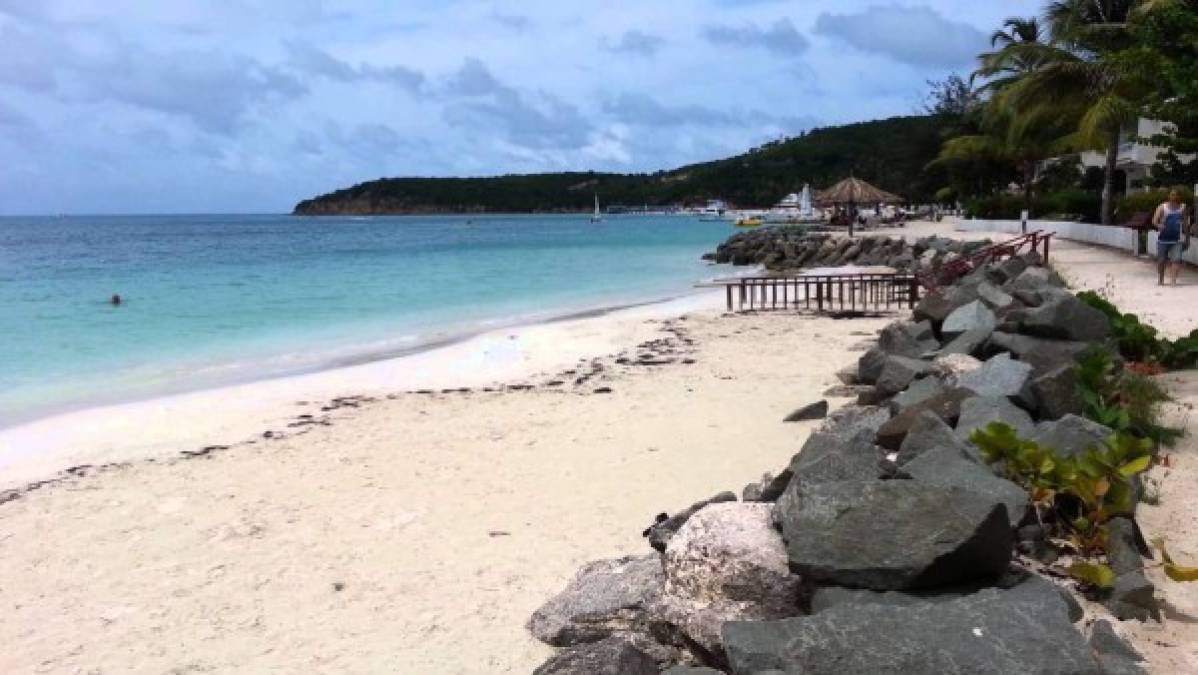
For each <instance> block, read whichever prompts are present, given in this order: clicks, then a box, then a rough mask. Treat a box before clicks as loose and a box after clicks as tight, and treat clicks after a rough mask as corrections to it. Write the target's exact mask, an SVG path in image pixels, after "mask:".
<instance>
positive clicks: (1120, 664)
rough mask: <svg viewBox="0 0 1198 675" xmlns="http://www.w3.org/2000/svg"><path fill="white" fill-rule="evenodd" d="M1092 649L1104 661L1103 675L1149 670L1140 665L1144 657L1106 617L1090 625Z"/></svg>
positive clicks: (1131, 674) (1137, 672)
mask: <svg viewBox="0 0 1198 675" xmlns="http://www.w3.org/2000/svg"><path fill="white" fill-rule="evenodd" d="M1090 649H1092V650H1093V651H1094V654H1095V655H1096V656H1097V657H1098V660H1099V662H1101V663H1102V672H1103V675H1142V673H1146V672H1147V671H1146V670H1144V668H1143V667H1142V666H1141V665H1140V664H1141V663H1143V662H1144V657H1143V656H1141V655H1140V653H1139V652H1137V651H1136V648H1135V647H1133V646H1131V645H1130V644H1128V642H1127V641H1126V640H1124V639H1123V638H1121V637H1119V635H1118V634H1116V633H1115V628H1114V627H1113V626H1111V622H1109V621H1107V620H1106V619H1099V620H1097V621H1095V622H1094V625H1093V626H1091V627H1090Z"/></svg>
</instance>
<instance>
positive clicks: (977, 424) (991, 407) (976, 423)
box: [957, 396, 1036, 440]
mask: <svg viewBox="0 0 1198 675" xmlns="http://www.w3.org/2000/svg"><path fill="white" fill-rule="evenodd" d="M994 422H1001V423H1002V424H1005V425H1007V426H1009V427H1011V428H1012V429H1014V430H1015V433H1016V434H1018V435H1019V437H1020V438H1030V437H1031V436H1032V435H1033V434H1034V433H1035V432H1036V423H1035V422H1033V421H1032V416H1031V415H1029V414H1028V412H1027V411H1026V410H1023V409H1022V408H1020V407H1018V406H1016V405H1015V404H1013V403H1011V401H1010V399H1008V398H1007V397H1005V396H979V397H977V398H971V399H968V400H967V401H965V402H964V403H962V404H961V418H960V419H959V420H957V436H958V437H959V438H962V439H965V440H968V439H969V437H970V436H971V435H973V432H974V431H975V430H977V429H985V428H986V427H987V426H989V425H990V424H992V423H994Z"/></svg>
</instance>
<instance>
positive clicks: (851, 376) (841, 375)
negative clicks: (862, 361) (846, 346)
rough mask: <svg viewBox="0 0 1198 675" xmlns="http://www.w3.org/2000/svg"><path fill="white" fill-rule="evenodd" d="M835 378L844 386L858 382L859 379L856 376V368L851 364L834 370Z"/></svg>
mask: <svg viewBox="0 0 1198 675" xmlns="http://www.w3.org/2000/svg"><path fill="white" fill-rule="evenodd" d="M836 379H838V380H840V383H841V384H843V385H846V386H852V385H855V384H859V383H860V380H859V379H858V378H857V369H856V368H854V367H852V366H849V367H847V368H841V369H840V370H838V371H836Z"/></svg>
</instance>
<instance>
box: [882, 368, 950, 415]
mask: <svg viewBox="0 0 1198 675" xmlns="http://www.w3.org/2000/svg"><path fill="white" fill-rule="evenodd" d="M947 389H948V388H947V387H945V386H944V384H942V383H941V382H940V380H939V379H937V378H935V377H925V378H923V379H921V380H915V381H914V382H912V383H911V384H910V386H908V387H907V389H906V390H905V391H902V392H899V394H898V395H896V396H895V397H894V398H892V399H890V411H891V412H892V413H894V414H896V415H897V414H899V413H901V412H903V411H904V410H906V409H907V408H910V407H911V406H913V405H918V404H920V403H923V402H924V401H927V400H929V399H933V398H935V397H937V396H939V395H941V394H943V393H944V392H945V391H947Z"/></svg>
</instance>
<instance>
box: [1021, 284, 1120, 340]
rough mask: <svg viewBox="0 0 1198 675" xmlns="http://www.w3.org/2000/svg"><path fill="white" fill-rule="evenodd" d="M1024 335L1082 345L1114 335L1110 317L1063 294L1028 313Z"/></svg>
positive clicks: (1022, 324) (1023, 330) (1023, 326)
mask: <svg viewBox="0 0 1198 675" xmlns="http://www.w3.org/2000/svg"><path fill="white" fill-rule="evenodd" d="M1020 328H1021V331H1020V332H1022V333H1026V334H1028V335H1035V336H1039V337H1047V338H1056V339H1060V340H1075V341H1078V342H1098V341H1101V340H1105V339H1107V338H1108V337H1110V335H1111V322H1110V320H1109V319H1107V317H1106V315H1105V314H1103V313H1102V312H1100V311H1098V310H1097V309H1094V308H1093V307H1091V306H1089V305H1087V304H1086V303H1084V302H1082V301H1081V300H1078V299H1077V298H1076V297H1074V296H1072V295H1062V296H1058V297H1056V298H1053V299H1052V300H1050V301H1048V302H1046V303H1044V304H1042V305H1040V306H1039V307H1035V308H1033V309H1030V310H1028V312H1027V316H1026V317H1024V319H1023V321H1022V322H1021V323H1020Z"/></svg>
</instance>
